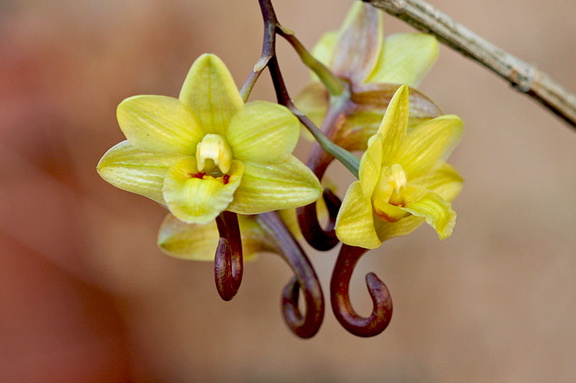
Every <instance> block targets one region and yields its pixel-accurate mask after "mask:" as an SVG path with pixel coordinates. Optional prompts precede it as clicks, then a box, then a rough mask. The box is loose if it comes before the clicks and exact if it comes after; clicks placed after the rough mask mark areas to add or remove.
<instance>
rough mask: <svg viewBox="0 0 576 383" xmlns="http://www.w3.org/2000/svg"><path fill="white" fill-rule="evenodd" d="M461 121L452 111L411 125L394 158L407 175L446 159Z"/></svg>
mask: <svg viewBox="0 0 576 383" xmlns="http://www.w3.org/2000/svg"><path fill="white" fill-rule="evenodd" d="M463 130H464V125H463V123H462V120H461V119H460V118H459V117H457V116H454V115H446V116H441V117H437V118H435V119H433V120H429V121H427V122H424V123H423V124H420V125H418V127H416V128H414V130H412V131H411V132H410V133H408V135H407V136H406V137H405V138H404V140H403V142H402V150H401V151H400V152H399V154H398V155H397V156H396V157H395V158H394V160H393V161H394V162H398V163H399V164H401V165H402V167H403V168H404V171H405V172H406V174H407V175H408V177H409V178H410V179H412V178H416V177H419V176H421V175H423V174H426V173H427V172H429V171H430V170H431V169H432V168H433V167H435V166H437V165H438V164H439V163H442V162H444V161H446V159H447V158H448V157H449V156H450V154H451V153H452V151H453V150H454V148H455V147H456V145H457V144H458V143H459V142H460V139H461V137H462V133H463Z"/></svg>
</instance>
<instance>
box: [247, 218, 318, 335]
mask: <svg viewBox="0 0 576 383" xmlns="http://www.w3.org/2000/svg"><path fill="white" fill-rule="evenodd" d="M257 219H258V220H259V221H260V223H261V225H262V226H263V227H264V228H265V229H266V231H267V232H268V233H269V234H270V235H271V236H272V237H273V238H274V241H275V242H276V245H277V249H276V250H277V251H278V253H279V254H280V255H281V256H282V258H283V259H284V260H285V261H286V262H287V263H288V265H289V266H290V268H291V269H292V271H293V272H294V276H293V277H292V278H291V279H290V281H289V282H288V284H287V285H286V286H285V287H284V290H283V292H282V313H283V315H284V320H285V322H286V324H287V325H288V327H289V328H290V330H292V332H293V333H294V334H296V335H297V336H299V337H301V338H305V339H307V338H311V337H313V336H314V335H316V333H317V332H318V330H319V329H320V326H321V325H322V320H323V319H324V296H323V294H322V289H321V287H320V282H319V280H318V277H317V275H316V272H315V271H314V267H313V266H312V263H310V260H309V259H308V257H307V256H306V253H304V251H303V250H302V248H301V247H300V245H299V244H298V242H297V241H296V240H295V239H294V237H293V236H292V235H291V234H290V232H289V231H288V229H287V228H286V226H285V225H284V223H283V222H282V221H281V220H280V217H279V216H278V214H277V213H275V212H270V213H264V214H260V215H258V216H257ZM300 293H302V295H303V297H304V302H305V306H306V308H305V313H302V312H301V311H300V308H299V307H298V302H299V298H300Z"/></svg>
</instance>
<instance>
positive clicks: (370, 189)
mask: <svg viewBox="0 0 576 383" xmlns="http://www.w3.org/2000/svg"><path fill="white" fill-rule="evenodd" d="M383 150H384V149H383V137H382V135H381V134H376V135H374V136H372V138H371V139H370V144H369V145H368V149H366V152H364V154H363V155H362V158H361V159H360V169H359V171H358V178H359V179H360V182H361V184H362V192H363V193H364V195H365V196H368V197H371V196H372V194H373V193H374V188H375V187H376V185H377V184H378V180H379V179H380V172H381V170H382V153H383Z"/></svg>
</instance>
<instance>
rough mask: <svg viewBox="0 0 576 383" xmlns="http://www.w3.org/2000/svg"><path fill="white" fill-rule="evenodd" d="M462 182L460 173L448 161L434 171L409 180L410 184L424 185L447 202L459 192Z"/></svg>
mask: <svg viewBox="0 0 576 383" xmlns="http://www.w3.org/2000/svg"><path fill="white" fill-rule="evenodd" d="M463 183H464V181H463V179H462V177H461V176H460V174H458V172H457V171H456V169H454V168H453V167H452V165H450V164H448V163H444V164H442V165H441V166H440V167H439V168H438V169H436V170H435V171H434V172H431V173H428V174H426V175H425V176H423V177H419V178H416V179H414V180H412V181H411V184H412V185H415V186H422V187H425V188H426V189H429V190H431V191H433V192H434V193H436V194H438V195H439V196H440V197H442V199H444V200H445V201H448V202H450V201H452V200H454V198H456V196H457V195H458V194H460V191H461V190H462V186H463Z"/></svg>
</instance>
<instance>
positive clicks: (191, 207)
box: [163, 157, 243, 223]
mask: <svg viewBox="0 0 576 383" xmlns="http://www.w3.org/2000/svg"><path fill="white" fill-rule="evenodd" d="M242 172H243V166H242V163H241V162H240V161H236V160H234V161H232V166H231V168H230V171H229V173H228V176H225V177H229V178H228V179H227V181H225V180H224V177H217V178H214V177H210V176H207V175H204V176H202V173H200V174H201V175H199V176H198V175H197V174H198V167H197V165H196V159H195V158H193V157H186V158H184V159H182V160H180V161H178V162H177V163H175V164H174V165H173V166H172V167H171V168H170V169H169V170H168V173H167V174H166V178H165V179H164V188H163V193H164V199H165V201H166V204H167V205H168V208H169V209H170V212H171V213H172V214H174V215H175V216H176V217H177V218H178V219H180V220H182V221H184V222H186V223H206V222H208V221H210V220H213V219H215V218H216V216H218V214H220V213H221V212H222V211H224V210H226V207H227V206H228V205H229V204H230V202H232V200H233V199H234V192H235V191H236V188H237V187H238V185H239V184H240V180H241V179H242Z"/></svg>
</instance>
